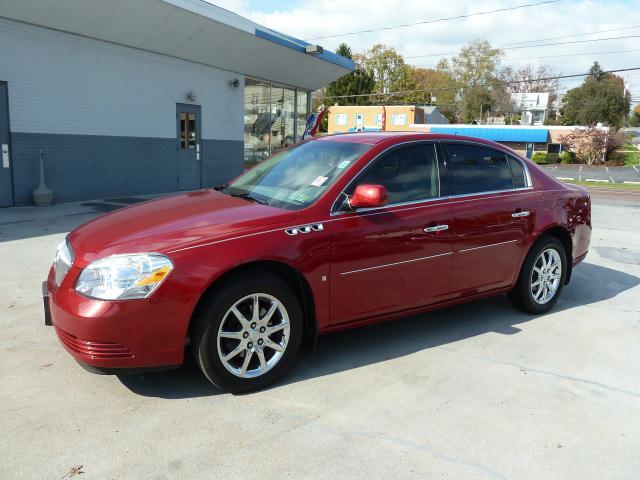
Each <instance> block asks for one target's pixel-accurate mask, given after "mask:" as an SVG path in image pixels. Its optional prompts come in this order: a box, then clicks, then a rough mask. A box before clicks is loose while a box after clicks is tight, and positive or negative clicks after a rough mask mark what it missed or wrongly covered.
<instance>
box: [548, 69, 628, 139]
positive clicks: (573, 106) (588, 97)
mask: <svg viewBox="0 0 640 480" xmlns="http://www.w3.org/2000/svg"><path fill="white" fill-rule="evenodd" d="M630 108H631V96H630V94H629V92H628V91H626V90H625V86H624V80H623V79H622V78H621V77H619V76H617V75H613V74H610V73H604V71H603V70H602V68H601V67H600V65H599V64H598V62H595V63H594V64H593V66H592V67H591V69H590V70H589V75H588V76H587V77H586V78H585V80H584V82H583V83H582V85H580V86H579V87H576V88H573V89H571V90H569V91H568V92H567V94H566V95H565V97H564V105H563V107H562V110H561V112H562V122H563V124H565V125H594V124H596V123H602V124H604V125H610V126H613V127H616V128H620V127H622V126H623V125H624V124H625V123H626V121H627V118H628V116H629V110H630Z"/></svg>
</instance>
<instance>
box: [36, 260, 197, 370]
mask: <svg viewBox="0 0 640 480" xmlns="http://www.w3.org/2000/svg"><path fill="white" fill-rule="evenodd" d="M65 284H66V282H64V281H63V282H62V285H61V286H60V287H56V285H55V282H54V281H53V272H50V273H49V278H48V280H47V282H45V284H44V285H43V298H44V303H45V324H51V325H53V327H54V328H55V331H56V334H57V335H58V338H59V339H60V343H62V346H63V347H64V348H65V349H66V350H67V351H68V352H69V353H70V354H71V355H72V356H73V357H74V358H75V359H76V360H77V361H78V362H80V363H82V364H85V365H89V366H92V367H97V368H102V369H131V368H153V367H166V366H171V365H179V364H181V363H182V361H183V357H184V346H185V338H186V335H187V329H188V326H189V320H190V318H191V314H192V311H193V308H194V306H195V303H196V301H197V299H196V298H193V297H160V296H155V295H154V296H152V297H151V298H147V299H140V300H124V301H104V300H95V299H91V298H87V297H84V296H82V295H80V294H78V293H77V292H76V291H75V289H73V288H70V286H69V285H65ZM155 293H158V292H155ZM47 312H48V313H47ZM47 315H48V318H49V323H47Z"/></svg>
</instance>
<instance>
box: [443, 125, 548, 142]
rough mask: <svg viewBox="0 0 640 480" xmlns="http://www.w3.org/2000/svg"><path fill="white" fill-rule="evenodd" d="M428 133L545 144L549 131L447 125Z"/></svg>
mask: <svg viewBox="0 0 640 480" xmlns="http://www.w3.org/2000/svg"><path fill="white" fill-rule="evenodd" d="M430 131H431V132H432V133H448V134H449V135H464V136H467V137H476V138H483V139H485V140H493V141H494V142H538V143H546V142H547V141H548V139H549V130H547V129H546V128H468V127H467V128H465V127H456V126H455V125H448V126H446V127H431V129H430Z"/></svg>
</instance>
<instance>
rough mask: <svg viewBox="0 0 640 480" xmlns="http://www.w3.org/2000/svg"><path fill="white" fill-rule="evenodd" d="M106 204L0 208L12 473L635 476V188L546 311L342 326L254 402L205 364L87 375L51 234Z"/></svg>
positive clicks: (8, 474) (4, 452)
mask: <svg viewBox="0 0 640 480" xmlns="http://www.w3.org/2000/svg"><path fill="white" fill-rule="evenodd" d="M84 203H85V204H86V203H88V202H84ZM94 203H96V204H97V205H82V204H70V205H63V206H56V207H52V208H50V209H36V208H35V207H23V208H24V209H23V210H20V209H17V208H16V209H10V210H0V258H1V259H2V260H3V262H2V263H3V275H2V276H0V379H1V385H2V388H1V389H0V429H1V430H0V459H1V460H0V478H3V479H4V478H6V479H60V478H62V477H63V476H65V475H67V474H69V473H70V472H72V470H71V469H72V468H75V467H79V466H82V471H83V472H84V473H83V474H82V475H80V477H79V478H82V479H86V480H91V479H146V478H151V479H170V478H171V479H172V478H181V479H198V478H208V479H209V478H261V479H269V478H367V479H368V478H419V479H424V478H452V479H474V480H478V479H545V480H547V479H567V478H580V479H591V478H593V479H599V480H601V479H634V480H635V479H637V478H638V472H639V471H640V372H639V368H638V365H640V234H639V233H638V229H637V226H638V225H640V198H639V197H638V196H637V195H635V194H632V193H629V194H627V195H625V194H620V193H607V194H600V193H594V195H593V203H594V207H593V223H594V226H595V230H594V235H593V243H592V248H591V251H590V253H589V256H588V257H587V259H586V261H585V262H584V263H583V264H582V265H580V266H579V267H577V268H576V270H575V272H574V278H573V280H572V282H571V284H570V285H569V286H568V287H567V288H566V289H565V290H564V292H563V294H562V297H561V298H560V301H559V302H558V304H557V305H556V307H555V308H554V309H553V310H552V311H551V312H550V313H548V314H545V315H541V316H538V317H534V316H530V315H526V314H523V313H520V312H518V311H516V310H514V309H513V308H512V307H511V305H510V304H509V303H508V301H507V300H506V298H505V297H504V296H500V297H496V298H493V299H488V300H484V301H480V302H475V303H473V304H468V305H463V306H458V307H454V308H450V309H446V310H442V311H438V312H433V313H430V314H428V315H421V316H418V317H413V318H409V319H405V320H400V321H395V322H390V323H387V324H381V325H377V326H374V327H369V328H364V329H359V330H354V331H351V332H346V333H342V334H336V335H331V336H328V337H324V338H322V339H321V340H320V342H319V345H318V350H317V353H316V354H315V355H314V356H309V355H304V356H303V357H302V358H301V359H300V361H299V362H298V364H297V366H296V368H295V369H294V371H293V372H292V373H291V374H290V375H289V376H288V377H287V378H286V379H285V380H284V381H283V382H281V383H279V384H278V385H276V386H274V387H273V388H270V389H267V390H264V391H261V392H257V393H253V394H248V395H241V396H233V395H228V394H221V393H220V392H219V391H218V390H216V389H215V388H214V387H212V386H210V385H209V384H208V383H207V382H206V381H205V379H204V377H203V376H202V375H201V374H200V372H199V371H198V370H197V369H196V367H195V366H194V365H193V363H192V362H190V361H189V362H188V363H187V364H186V365H185V366H184V367H182V368H180V369H179V370H175V371H172V372H166V373H158V374H147V375H134V376H123V377H121V378H118V377H115V376H97V375H93V374H90V373H88V372H86V371H84V370H83V369H82V368H80V367H79V366H78V365H77V364H76V363H75V362H74V361H73V360H72V359H71V357H70V356H69V355H68V354H67V353H66V352H65V351H64V350H63V349H62V347H61V346H60V345H59V342H58V340H57V338H56V335H55V333H54V331H53V330H52V329H51V328H49V327H45V326H44V325H43V319H42V305H41V298H40V282H41V280H42V279H43V278H44V277H45V275H46V272H47V270H48V268H49V265H50V263H51V260H52V257H53V253H54V250H55V246H56V244H57V243H58V242H59V241H60V240H61V239H62V238H64V235H65V232H66V231H68V230H69V229H70V228H72V227H73V226H74V225H76V224H79V223H81V222H84V221H86V220H88V219H90V218H92V217H93V216H95V215H96V214H97V213H98V212H99V211H100V209H108V208H111V207H113V206H114V205H118V203H116V202H94ZM105 203H106V204H107V206H105ZM109 205H111V207H110V206H109ZM67 478H68V477H67Z"/></svg>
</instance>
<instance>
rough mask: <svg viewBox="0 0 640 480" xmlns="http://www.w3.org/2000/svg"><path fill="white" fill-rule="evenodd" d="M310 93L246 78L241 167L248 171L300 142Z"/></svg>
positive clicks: (307, 111) (307, 112) (307, 114)
mask: <svg viewBox="0 0 640 480" xmlns="http://www.w3.org/2000/svg"><path fill="white" fill-rule="evenodd" d="M308 98H309V92H306V91H304V90H297V91H296V90H294V89H292V88H287V87H282V86H277V85H272V84H270V83H269V82H263V81H261V80H254V79H252V78H245V87H244V164H245V168H251V167H253V166H254V165H255V164H256V163H259V162H261V161H262V160H264V159H265V158H267V157H268V156H269V155H271V154H272V153H273V152H274V151H276V150H279V149H281V148H285V147H288V146H289V145H293V144H294V143H295V142H299V141H301V140H302V134H303V133H304V129H305V125H306V123H307V117H308V116H309V108H308V106H309V103H308Z"/></svg>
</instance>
